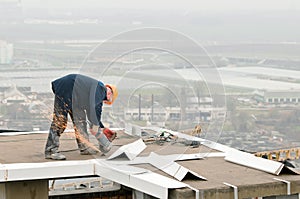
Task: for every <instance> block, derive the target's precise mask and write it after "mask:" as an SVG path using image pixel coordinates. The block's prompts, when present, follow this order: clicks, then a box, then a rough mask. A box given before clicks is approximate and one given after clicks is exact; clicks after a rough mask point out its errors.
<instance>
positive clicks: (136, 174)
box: [96, 161, 187, 199]
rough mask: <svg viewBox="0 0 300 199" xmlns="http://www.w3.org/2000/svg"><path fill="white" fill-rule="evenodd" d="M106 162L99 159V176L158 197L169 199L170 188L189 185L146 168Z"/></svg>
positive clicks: (97, 171) (97, 165)
mask: <svg viewBox="0 0 300 199" xmlns="http://www.w3.org/2000/svg"><path fill="white" fill-rule="evenodd" d="M106 164H107V162H105V161H97V164H96V173H97V174H98V175H99V176H102V177H104V178H107V179H110V180H112V181H115V182H117V183H120V184H124V185H126V186H128V187H132V188H134V189H136V190H139V191H141V192H143V193H147V194H149V195H152V196H155V197H158V198H166V199H167V198H168V190H169V189H176V188H183V187H187V185H186V184H184V183H181V182H178V181H176V180H173V179H170V178H168V177H165V176H162V175H159V174H156V173H153V172H151V171H149V170H146V169H142V168H138V167H133V166H124V165H122V166H121V165H110V166H108V165H106Z"/></svg>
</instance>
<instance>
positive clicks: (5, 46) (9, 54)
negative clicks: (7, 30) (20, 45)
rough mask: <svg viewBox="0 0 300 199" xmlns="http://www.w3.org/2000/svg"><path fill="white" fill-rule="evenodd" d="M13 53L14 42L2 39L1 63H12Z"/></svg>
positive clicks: (0, 46) (0, 48)
mask: <svg viewBox="0 0 300 199" xmlns="http://www.w3.org/2000/svg"><path fill="white" fill-rule="evenodd" d="M13 55H14V48H13V44H11V43H7V42H6V41H1V40H0V64H11V63H12V60H13Z"/></svg>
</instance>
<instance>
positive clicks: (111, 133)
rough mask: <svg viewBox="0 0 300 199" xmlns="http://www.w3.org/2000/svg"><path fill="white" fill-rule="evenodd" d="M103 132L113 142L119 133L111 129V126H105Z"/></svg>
mask: <svg viewBox="0 0 300 199" xmlns="http://www.w3.org/2000/svg"><path fill="white" fill-rule="evenodd" d="M103 133H104V135H105V136H106V137H107V139H108V140H109V141H110V142H112V141H113V140H114V139H115V138H116V137H117V133H116V132H115V131H112V130H110V129H109V128H104V129H103Z"/></svg>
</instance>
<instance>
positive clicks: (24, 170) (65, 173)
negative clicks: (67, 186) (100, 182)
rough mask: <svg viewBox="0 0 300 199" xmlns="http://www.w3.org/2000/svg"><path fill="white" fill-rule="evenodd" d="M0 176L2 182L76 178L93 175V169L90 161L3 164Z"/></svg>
mask: <svg viewBox="0 0 300 199" xmlns="http://www.w3.org/2000/svg"><path fill="white" fill-rule="evenodd" d="M0 174H1V177H0V181H2V182H5V181H19V180H29V179H30V180H33V179H48V178H63V177H77V176H89V175H94V167H93V163H92V161H90V160H86V161H64V162H45V163H18V164H3V165H2V167H1V168H0Z"/></svg>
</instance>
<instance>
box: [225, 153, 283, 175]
mask: <svg viewBox="0 0 300 199" xmlns="http://www.w3.org/2000/svg"><path fill="white" fill-rule="evenodd" d="M225 160H226V161H229V162H233V163H236V164H240V165H243V166H246V167H250V168H254V169H258V170H261V171H265V172H268V173H272V174H275V175H279V173H280V172H281V170H282V168H283V167H284V164H282V163H280V162H275V161H273V160H268V159H264V158H260V157H256V156H254V155H253V154H250V153H245V152H242V151H239V150H232V151H231V152H230V153H227V155H226V157H225Z"/></svg>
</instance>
